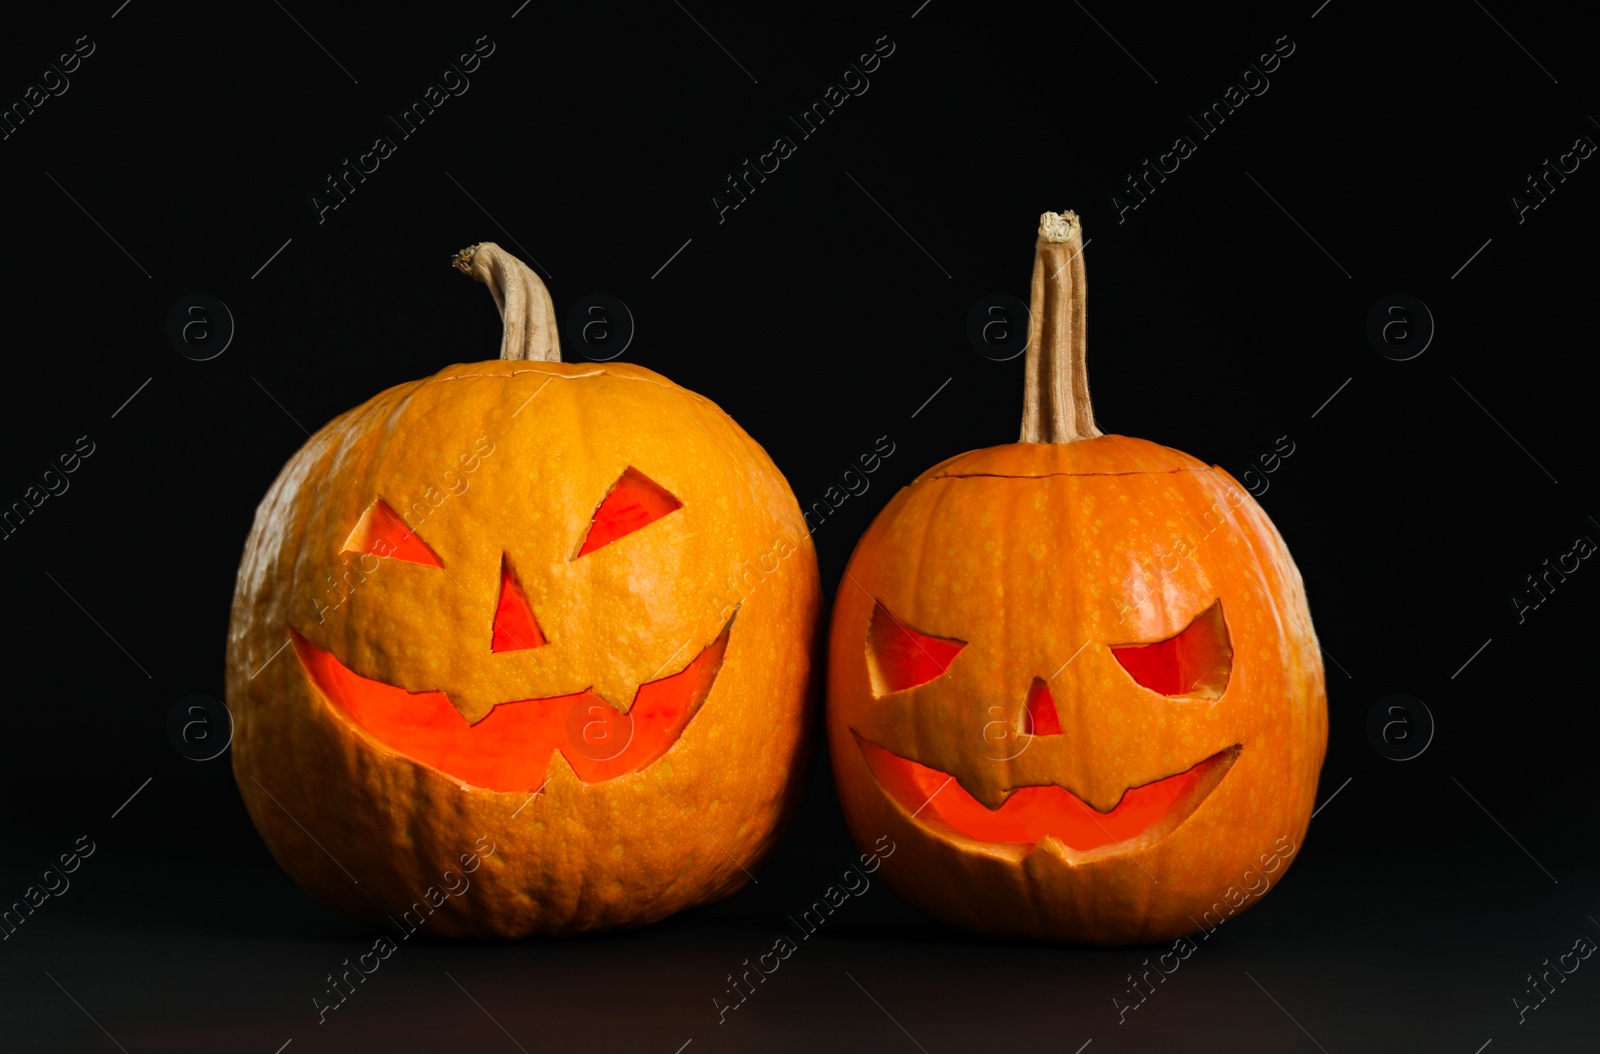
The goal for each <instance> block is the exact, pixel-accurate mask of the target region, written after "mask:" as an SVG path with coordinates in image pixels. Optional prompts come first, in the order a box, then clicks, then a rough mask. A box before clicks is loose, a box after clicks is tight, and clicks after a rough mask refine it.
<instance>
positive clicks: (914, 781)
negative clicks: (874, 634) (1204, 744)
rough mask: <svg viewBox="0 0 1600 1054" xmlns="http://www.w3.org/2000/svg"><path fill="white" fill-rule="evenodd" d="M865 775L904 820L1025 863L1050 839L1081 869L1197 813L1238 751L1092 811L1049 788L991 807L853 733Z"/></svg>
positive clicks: (1013, 795) (1152, 839) (1140, 845)
mask: <svg viewBox="0 0 1600 1054" xmlns="http://www.w3.org/2000/svg"><path fill="white" fill-rule="evenodd" d="M851 734H852V735H853V736H855V740H856V744H857V746H859V747H860V749H861V755H862V757H863V758H864V759H865V761H866V763H867V767H868V769H870V770H871V772H872V775H873V776H874V777H875V778H876V779H877V781H878V785H879V786H880V787H882V788H883V790H884V792H885V793H886V794H887V795H888V796H889V797H890V799H891V800H892V801H893V802H894V803H895V804H896V805H898V806H899V807H900V808H901V809H902V810H904V811H905V813H906V814H907V818H908V819H910V820H912V821H914V822H916V823H918V824H921V825H922V826H924V827H927V828H929V829H931V830H933V831H937V832H940V833H945V834H950V835H955V836H957V837H960V838H963V839H966V840H968V841H970V842H976V843H981V844H983V845H984V846H986V847H992V848H995V849H1000V850H1010V854H1009V855H1014V856H1017V857H1019V858H1020V857H1023V856H1026V855H1028V854H1029V853H1031V852H1033V850H1034V849H1036V848H1037V847H1038V845H1039V843H1040V842H1042V841H1045V840H1054V841H1056V842H1058V843H1059V844H1060V845H1061V846H1062V847H1063V848H1064V849H1065V850H1066V852H1065V853H1064V855H1065V856H1066V858H1067V859H1068V861H1069V862H1070V863H1073V864H1085V863H1091V862H1093V861H1095V860H1100V859H1104V858H1106V857H1111V856H1120V855H1124V854H1126V853H1130V852H1135V851H1137V850H1140V849H1144V848H1146V847H1147V846H1150V845H1154V844H1155V843H1156V842H1158V841H1160V840H1161V839H1162V838H1165V837H1166V836H1167V835H1169V834H1171V833H1172V832H1173V831H1174V830H1176V829H1177V828H1178V826H1179V825H1180V824H1182V823H1183V821H1184V820H1187V819H1188V818H1189V817H1190V816H1191V815H1192V814H1193V813H1194V811H1195V810H1196V809H1197V808H1199V806H1200V803H1201V802H1203V801H1204V800H1205V799H1206V797H1207V796H1209V795H1210V793H1211V792H1212V791H1213V790H1215V789H1216V787H1217V784H1219V783H1221V782H1222V778H1223V777H1224V776H1226V775H1227V773H1228V770H1229V769H1230V768H1231V767H1232V766H1233V763H1234V761H1236V760H1237V759H1238V757H1239V752H1240V751H1241V750H1242V749H1243V745H1242V744H1238V743H1236V744H1234V745H1233V746H1230V747H1226V748H1224V749H1222V750H1219V751H1218V752H1217V753H1215V754H1213V755H1211V756H1210V757H1208V758H1206V759H1205V760H1204V761H1201V762H1200V763H1198V764H1196V765H1194V766H1192V767H1190V768H1189V769H1187V770H1186V771H1183V772H1179V773H1177V774H1175V775H1172V776H1167V777H1164V778H1162V779H1158V780H1155V781H1153V782H1151V783H1146V784H1144V785H1142V786H1139V787H1130V788H1128V789H1127V790H1126V791H1124V792H1123V795H1122V798H1121V800H1119V801H1118V802H1117V804H1116V805H1115V806H1114V807H1113V808H1112V809H1111V811H1110V812H1098V811H1096V810H1095V809H1094V808H1092V807H1091V806H1089V805H1088V804H1087V803H1086V802H1084V800H1083V799H1082V798H1079V797H1078V796H1077V795H1076V794H1073V793H1072V792H1071V791H1069V790H1067V789H1066V788H1065V787H1062V786H1059V785H1057V784H1054V783H1047V784H1042V785H1037V786H1027V787H1017V788H1015V789H1013V790H1012V791H1011V792H1010V793H1009V794H1008V795H1007V796H1006V800H1005V801H1004V802H1002V803H1001V805H1000V806H999V808H996V809H991V808H989V807H988V806H986V805H984V804H983V803H982V802H980V801H979V800H978V799H977V798H975V797H973V796H972V795H971V794H970V793H969V792H968V791H967V790H966V788H965V787H962V786H961V784H960V783H959V782H958V781H957V779H956V778H955V777H954V776H952V775H950V774H949V773H946V772H941V771H939V770H938V769H935V768H931V767H929V766H927V765H923V764H921V763H919V762H916V761H913V760H911V759H910V758H906V757H901V756H900V755H899V754H896V753H894V752H893V751H892V750H889V749H887V748H886V747H881V746H879V745H878V744H876V743H874V742H872V741H871V740H869V739H867V738H866V737H865V736H863V735H862V734H861V733H859V732H857V731H855V730H854V729H851Z"/></svg>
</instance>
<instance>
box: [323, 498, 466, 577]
mask: <svg viewBox="0 0 1600 1054" xmlns="http://www.w3.org/2000/svg"><path fill="white" fill-rule="evenodd" d="M342 551H343V552H347V553H362V554H367V553H370V554H372V555H375V556H383V557H391V556H392V557H394V558H395V559H396V560H405V561H406V562H408V563H413V564H426V565H427V566H429V567H443V566H444V564H443V563H441V562H440V560H439V557H438V556H437V555H436V554H435V553H434V551H433V550H432V549H430V548H428V543H426V542H424V541H423V540H422V539H421V538H419V537H417V533H416V532H415V531H413V530H412V529H411V528H410V527H409V526H408V525H407V524H406V521H405V520H403V519H401V517H400V514H399V513H397V512H395V511H394V510H393V509H391V508H390V507H389V504H388V502H386V501H384V500H383V499H382V498H379V499H377V500H376V501H374V502H373V503H372V504H371V505H368V506H367V511H366V512H363V513H362V514H361V519H360V520H358V521H357V522H356V526H355V530H353V531H351V532H350V537H348V538H346V539H345V540H344V549H343V550H342Z"/></svg>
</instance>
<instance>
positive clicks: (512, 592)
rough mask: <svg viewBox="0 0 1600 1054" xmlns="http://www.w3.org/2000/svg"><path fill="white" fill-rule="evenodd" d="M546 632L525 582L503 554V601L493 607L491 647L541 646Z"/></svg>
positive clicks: (519, 649)
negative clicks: (531, 603) (534, 609)
mask: <svg viewBox="0 0 1600 1054" xmlns="http://www.w3.org/2000/svg"><path fill="white" fill-rule="evenodd" d="M544 645H545V639H544V632H543V631H542V630H541V629H539V620H538V619H537V618H535V617H534V614H533V607H532V605H530V604H529V603H528V597H527V595H526V594H525V593H523V591H522V583H520V582H518V581H517V576H516V573H515V572H514V571H512V570H511V561H510V560H509V559H506V558H505V557H503V556H502V557H501V558H500V601H499V603H498V604H496V605H495V609H494V644H493V645H492V646H491V648H490V650H491V651H497V652H498V651H524V650H526V649H528V648H542V647H544Z"/></svg>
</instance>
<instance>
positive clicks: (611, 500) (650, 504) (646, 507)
mask: <svg viewBox="0 0 1600 1054" xmlns="http://www.w3.org/2000/svg"><path fill="white" fill-rule="evenodd" d="M681 508H683V502H681V501H679V500H678V499H677V498H675V497H673V496H672V494H670V493H669V492H668V491H667V490H666V488H664V487H662V486H661V484H659V483H657V482H656V481H655V480H653V479H651V478H650V477H648V476H646V475H645V474H644V473H643V472H640V471H639V470H638V469H636V468H634V467H632V466H631V465H630V466H629V467H628V468H627V469H626V470H625V471H624V472H623V473H622V475H621V476H619V477H618V478H617V481H616V482H615V483H613V484H612V485H611V490H610V492H609V493H608V494H606V496H605V500H604V501H602V502H601V503H600V507H599V508H598V509H596V510H595V512H594V521H593V522H592V523H590V524H589V533H588V534H587V535H585V536H584V539H583V547H582V548H580V549H579V550H578V555H579V556H583V555H584V554H586V553H592V552H594V551H595V550H596V549H598V548H600V547H601V546H603V545H610V544H611V543H612V542H614V541H616V540H617V539H618V538H622V537H624V536H626V535H629V534H632V533H633V532H634V531H637V530H639V529H640V528H643V527H648V526H649V525H650V524H652V523H654V522H656V521H657V520H659V519H661V517H663V516H665V515H667V514H668V513H670V512H676V511H677V510H679V509H681Z"/></svg>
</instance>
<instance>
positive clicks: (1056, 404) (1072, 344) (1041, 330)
mask: <svg viewBox="0 0 1600 1054" xmlns="http://www.w3.org/2000/svg"><path fill="white" fill-rule="evenodd" d="M1085 294H1086V287H1085V284H1084V272H1083V227H1082V226H1081V225H1079V223H1078V215H1077V213H1075V212H1071V211H1068V212H1065V213H1060V214H1058V213H1054V212H1047V213H1045V214H1044V215H1043V216H1040V217H1039V241H1038V246H1037V249H1036V251H1035V255H1034V259H1033V297H1032V300H1033V303H1032V305H1031V308H1030V309H1031V311H1032V316H1031V318H1030V319H1029V322H1028V357H1027V363H1026V373H1027V376H1026V381H1025V387H1024V390H1023V402H1022V442H1024V443H1071V442H1073V441H1075V440H1078V439H1091V438H1093V437H1094V436H1097V435H1102V434H1104V433H1102V432H1101V431H1100V429H1099V428H1098V427H1097V426H1096V425H1095V423H1094V409H1093V407H1091V406H1090V404H1089V374H1088V372H1087V370H1086V368H1085V366H1084V356H1085V353H1086V340H1085V328H1084V308H1085Z"/></svg>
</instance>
